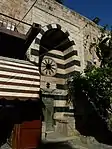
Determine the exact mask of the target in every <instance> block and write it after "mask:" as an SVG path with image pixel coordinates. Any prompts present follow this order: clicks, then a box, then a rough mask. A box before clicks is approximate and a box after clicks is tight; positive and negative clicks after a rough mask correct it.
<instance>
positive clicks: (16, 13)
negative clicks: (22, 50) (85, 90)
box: [0, 0, 99, 71]
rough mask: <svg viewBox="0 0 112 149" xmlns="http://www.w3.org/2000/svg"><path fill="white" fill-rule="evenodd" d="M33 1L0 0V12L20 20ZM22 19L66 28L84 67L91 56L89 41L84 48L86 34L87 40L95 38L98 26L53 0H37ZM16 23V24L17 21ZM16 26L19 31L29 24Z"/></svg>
mask: <svg viewBox="0 0 112 149" xmlns="http://www.w3.org/2000/svg"><path fill="white" fill-rule="evenodd" d="M33 3H34V0H0V10H1V13H4V14H7V15H9V16H12V17H14V18H17V19H19V20H21V19H22V18H23V17H24V15H25V14H26V13H27V11H28V10H29V8H30V7H31V6H32V4H33ZM23 21H25V22H27V23H30V24H32V23H33V22H35V23H38V24H41V25H42V26H45V25H47V24H51V23H57V24H60V25H61V26H62V27H63V30H68V32H69V33H70V37H71V38H72V39H73V40H74V41H75V43H76V46H75V48H76V50H78V53H79V58H80V59H81V71H83V69H84V67H85V62H84V60H88V59H92V58H93V57H91V55H90V54H89V53H88V48H87V47H88V45H89V43H86V46H87V47H86V49H84V45H85V43H84V42H86V36H87V35H89V42H90V41H92V40H93V38H96V36H97V35H98V34H99V29H98V26H97V25H95V24H94V23H93V22H92V21H90V20H89V19H87V18H85V17H83V16H81V15H80V14H78V13H76V12H75V11H72V10H70V9H68V8H66V7H64V6H62V5H60V4H58V3H56V2H55V1H54V0H38V1H37V3H36V4H35V6H34V7H33V8H32V9H31V11H30V12H29V13H28V14H27V16H26V17H25V18H24V19H23ZM13 22H15V21H13ZM16 23H17V24H18V22H16ZM17 28H18V30H19V31H20V32H27V31H28V28H29V26H27V25H23V24H19V25H18V26H17ZM84 57H85V59H84Z"/></svg>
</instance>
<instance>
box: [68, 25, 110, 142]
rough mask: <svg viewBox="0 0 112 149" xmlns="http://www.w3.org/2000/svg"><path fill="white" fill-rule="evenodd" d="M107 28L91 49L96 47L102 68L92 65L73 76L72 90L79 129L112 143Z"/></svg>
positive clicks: (82, 132) (102, 31) (70, 94)
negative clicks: (82, 72) (83, 71)
mask: <svg viewBox="0 0 112 149" xmlns="http://www.w3.org/2000/svg"><path fill="white" fill-rule="evenodd" d="M106 28H107V27H104V28H103V29H101V36H100V37H99V38H98V39H97V41H96V42H94V43H92V44H91V46H90V52H91V48H93V47H94V49H95V52H96V55H97V57H98V58H99V61H100V62H101V65H100V67H99V68H96V67H95V66H92V65H89V66H87V68H86V69H85V73H84V74H80V75H77V76H73V78H72V80H71V81H69V82H68V86H69V89H68V90H69V97H70V100H71V101H72V102H73V105H74V116H75V120H76V128H77V129H78V131H79V132H80V133H81V134H83V135H90V136H94V137H96V138H97V140H98V141H101V140H100V139H101V138H103V141H102V142H103V143H108V144H112V143H111V141H110V140H111V139H112V133H111V131H112V109H111V105H110V104H111V98H112V31H110V32H107V31H106ZM105 33H106V34H105ZM107 138H108V139H107Z"/></svg>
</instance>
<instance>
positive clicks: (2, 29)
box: [0, 27, 26, 40]
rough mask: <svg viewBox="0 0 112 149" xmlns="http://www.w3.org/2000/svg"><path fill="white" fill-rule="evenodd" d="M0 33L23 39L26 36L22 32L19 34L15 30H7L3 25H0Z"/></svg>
mask: <svg viewBox="0 0 112 149" xmlns="http://www.w3.org/2000/svg"><path fill="white" fill-rule="evenodd" d="M0 33H2V34H7V35H9V36H13V37H16V38H21V39H23V40H25V38H26V36H25V35H24V34H21V33H19V32H15V31H11V30H8V29H6V28H5V27H0Z"/></svg>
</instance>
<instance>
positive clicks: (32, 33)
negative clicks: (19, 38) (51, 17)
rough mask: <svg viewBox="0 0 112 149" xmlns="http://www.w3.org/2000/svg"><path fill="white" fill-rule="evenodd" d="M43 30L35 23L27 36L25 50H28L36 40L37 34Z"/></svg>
mask: <svg viewBox="0 0 112 149" xmlns="http://www.w3.org/2000/svg"><path fill="white" fill-rule="evenodd" d="M40 30H41V25H39V24H36V23H33V25H32V27H31V28H30V29H29V31H28V32H27V34H26V41H25V44H24V46H25V49H28V47H29V46H30V45H31V43H32V41H33V40H34V39H35V38H36V36H37V34H38V33H39V32H40Z"/></svg>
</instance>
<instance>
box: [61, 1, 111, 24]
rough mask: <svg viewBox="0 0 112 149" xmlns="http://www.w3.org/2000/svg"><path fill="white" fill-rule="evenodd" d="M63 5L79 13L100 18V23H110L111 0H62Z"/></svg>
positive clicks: (92, 17) (91, 17)
mask: <svg viewBox="0 0 112 149" xmlns="http://www.w3.org/2000/svg"><path fill="white" fill-rule="evenodd" d="M63 1H64V5H65V6H67V7H69V8H71V9H73V10H74V11H76V12H78V13H80V14H81V15H83V16H85V17H87V18H89V19H91V20H92V19H94V18H95V17H98V18H100V23H99V24H100V25H103V26H104V25H106V24H108V25H109V26H111V25H112V0H63Z"/></svg>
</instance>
